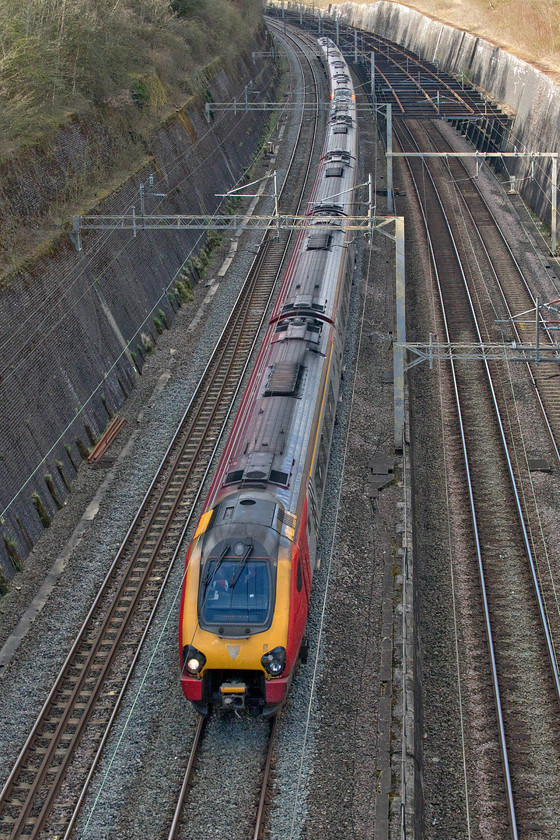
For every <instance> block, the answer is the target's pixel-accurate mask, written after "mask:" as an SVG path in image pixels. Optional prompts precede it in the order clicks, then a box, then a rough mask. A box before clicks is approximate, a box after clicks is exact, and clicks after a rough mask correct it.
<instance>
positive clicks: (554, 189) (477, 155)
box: [387, 127, 559, 256]
mask: <svg viewBox="0 0 560 840" xmlns="http://www.w3.org/2000/svg"><path fill="white" fill-rule="evenodd" d="M387 143H389V127H388V128H387ZM558 154H559V153H558V152H479V151H473V152H393V151H392V149H391V151H389V146H387V161H388V163H387V167H388V168H389V162H390V161H391V160H392V158H397V157H404V158H469V157H470V158H474V159H475V161H476V162H477V168H478V165H479V163H480V161H484V160H485V159H486V158H530V159H532V160H535V159H537V158H550V159H551V161H552V172H551V179H550V180H551V202H550V203H551V221H550V227H551V237H550V239H551V242H550V250H551V253H552V255H553V256H556V246H557V224H558V221H557V218H558V216H557V206H558V205H557V196H558Z"/></svg>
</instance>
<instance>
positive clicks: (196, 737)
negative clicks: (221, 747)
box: [168, 717, 207, 840]
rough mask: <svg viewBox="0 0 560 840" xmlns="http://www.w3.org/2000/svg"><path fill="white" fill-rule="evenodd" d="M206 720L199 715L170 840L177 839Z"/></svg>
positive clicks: (169, 836)
mask: <svg viewBox="0 0 560 840" xmlns="http://www.w3.org/2000/svg"><path fill="white" fill-rule="evenodd" d="M206 721H207V718H203V717H199V719H198V724H197V727H196V732H195V733H194V739H193V743H192V746H191V751H190V753H189V760H188V762H187V769H186V771H185V775H184V778H183V784H182V785H181V790H180V792H179V797H178V799H177V805H176V806H175V813H174V814H173V820H172V822H171V828H170V830H169V835H168V840H175V838H176V836H177V832H178V829H179V825H180V820H181V814H182V812H183V805H184V804H185V799H186V796H187V791H188V789H189V785H190V783H191V779H192V776H193V772H194V765H195V760H196V756H197V753H198V748H199V745H200V741H201V738H202V735H203V733H204V730H205V728H206Z"/></svg>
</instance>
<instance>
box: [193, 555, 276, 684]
mask: <svg viewBox="0 0 560 840" xmlns="http://www.w3.org/2000/svg"><path fill="white" fill-rule="evenodd" d="M283 553H284V554H285V555H287V556H289V551H286V550H284V552H283ZM199 576H200V555H199V553H198V552H197V551H193V553H192V557H191V561H190V563H189V566H188V570H187V586H186V589H185V604H184V610H183V645H187V644H191V645H194V647H195V648H196V649H197V650H199V651H200V652H201V653H203V654H204V655H205V657H206V666H205V668H204V670H206V669H208V668H211V669H218V668H222V669H227V670H232V669H234V670H262V671H264V668H263V667H262V666H261V657H262V655H263V654H264V653H267V652H268V651H269V650H273V649H274V648H275V647H278V646H279V645H282V646H283V647H286V643H287V639H288V619H289V614H290V581H291V562H290V560H280V561H279V562H278V567H277V577H276V603H275V609H274V617H273V620H272V624H271V626H270V628H269V629H268V630H265V631H264V632H262V633H257V634H256V635H254V636H250V637H249V638H248V639H228V638H219V637H218V636H217V635H216V634H214V633H209V632H208V631H207V630H202V629H201V628H200V627H199V625H198V612H197V606H198V583H199ZM202 673H204V671H203V672H202Z"/></svg>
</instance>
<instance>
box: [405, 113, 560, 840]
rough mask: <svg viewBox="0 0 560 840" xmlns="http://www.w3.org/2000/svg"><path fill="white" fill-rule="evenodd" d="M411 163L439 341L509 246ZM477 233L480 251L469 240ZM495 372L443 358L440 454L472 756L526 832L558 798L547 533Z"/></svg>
mask: <svg viewBox="0 0 560 840" xmlns="http://www.w3.org/2000/svg"><path fill="white" fill-rule="evenodd" d="M421 134H422V135H423V137H421ZM398 135H399V142H400V143H401V146H402V147H403V150H404V151H407V150H410V151H417V148H418V145H417V143H421V144H425V143H426V136H429V137H430V138H431V139H433V128H431V127H427V132H426V134H424V126H423V125H422V126H421V125H419V124H415V127H414V129H413V130H410V126H406V127H405V126H404V125H403V126H399V131H398ZM413 135H414V138H413ZM423 148H424V149H425V148H426V147H425V146H423ZM408 167H409V170H410V172H411V175H412V178H413V180H414V182H415V185H416V190H417V193H418V196H419V198H420V202H421V206H422V214H423V217H424V221H425V226H426V230H427V233H428V237H429V247H430V251H431V256H432V263H433V268H434V275H435V278H434V282H435V285H436V294H437V296H438V298H439V303H440V309H441V317H442V327H443V331H444V335H445V341H447V342H450V343H470V342H474V343H477V342H481V341H482V340H484V335H485V333H486V330H487V329H488V317H489V315H488V311H486V312H483V311H481V306H482V305H481V298H484V295H483V294H482V290H481V288H480V286H478V287H477V285H476V284H477V282H478V283H480V282H482V279H481V278H483V280H484V283H485V284H487V283H490V279H491V277H492V276H498V277H499V276H500V275H501V273H502V271H503V270H504V265H505V263H504V260H506V259H507V257H506V255H505V254H506V250H507V249H504V248H503V245H502V248H501V249H500V250H499V253H500V254H501V255H502V256H500V258H499V259H497V260H495V256H496V252H497V249H498V246H497V242H498V240H497V234H496V235H495V237H494V238H493V239H489V238H488V236H490V234H489V231H487V230H486V228H488V227H489V226H490V224H491V223H492V224H493V223H494V222H493V221H492V222H491V220H490V219H489V218H488V216H487V215H486V216H484V210H483V209H480V213H481V214H482V216H481V217H480V222H479V215H478V213H479V209H478V208H477V209H475V208H474V207H473V208H472V209H471V212H470V214H467V213H465V212H464V210H465V207H464V205H462V206H461V212H459V211H458V209H457V197H456V195H452V194H451V193H453V192H454V187H453V186H452V187H450V178H449V169H448V168H447V165H446V164H444V163H442V162H441V161H433V162H432V161H430V162H429V163H428V164H427V165H425V164H423V163H422V162H420V161H419V160H417V159H416V160H413V159H409V160H408ZM459 189H462V192H461V196H462V199H465V200H467V199H468V198H473V199H474V196H473V195H472V194H471V195H469V192H471V191H470V189H469V187H467V186H465V188H464V189H463V188H459ZM467 215H468V220H467ZM475 220H476V224H475ZM485 237H486V242H488V243H489V247H488V249H487V251H486V252H485V251H484V249H483V248H482V247H481V248H480V250H478V248H476V247H475V246H474V245H473V242H475V241H477V242H478V241H480V242H484V241H485ZM490 242H491V243H492V244H490ZM475 253H476V257H477V258H476V260H475V261H474V262H473V254H475ZM484 253H486V255H487V256H488V257H489V254H490V253H491V254H492V260H490V259H489V262H493V263H494V267H493V268H492V269H491V270H490V267H489V266H484V267H483V266H481V265H480V262H481V261H483V259H484V258H483V254H484ZM496 262H497V263H498V264H497V265H496ZM474 263H476V268H475V267H474ZM508 276H509V275H508ZM502 279H503V275H502ZM484 288H485V289H486V292H487V287H486V286H485V287H484ZM485 319H486V322H485ZM479 320H480V326H479ZM501 376H502V375H501V374H500V371H499V369H498V367H497V365H496V364H493V365H491V364H489V363H472V362H461V361H455V362H453V363H452V365H451V373H450V377H451V383H450V388H451V391H452V393H453V395H454V403H455V409H454V411H453V415H454V417H455V421H454V422H455V428H454V429H453V430H452V431H451V432H450V434H449V440H450V441H451V444H450V446H449V447H448V452H447V456H448V458H449V460H450V462H452V463H453V475H454V479H453V484H454V486H453V487H452V488H451V491H452V494H453V498H454V503H453V507H454V517H455V519H456V526H455V527H456V528H457V533H458V534H459V537H460V541H462V542H463V544H464V545H465V546H467V550H468V551H469V552H470V554H471V556H472V558H473V559H474V558H476V562H473V565H472V567H470V568H469V569H468V570H467V569H463V570H462V573H463V574H464V576H465V581H466V585H467V586H468V588H469V590H470V593H471V597H472V599H473V602H474V601H475V599H476V602H477V603H478V604H479V609H480V614H481V615H482V616H483V620H482V622H481V623H480V624H478V630H477V633H478V640H477V644H478V649H479V651H480V650H482V649H483V647H484V646H485V645H484V637H487V639H488V647H487V649H488V650H489V651H490V669H489V671H490V674H491V682H492V686H493V696H494V700H495V708H496V710H497V720H498V726H497V729H496V736H495V737H497V739H498V741H499V743H500V759H499V763H497V761H496V759H497V758H498V754H497V753H495V754H494V760H493V763H494V767H493V769H491V770H489V768H490V765H491V764H492V759H491V758H490V756H489V755H487V756H486V757H484V758H483V757H482V756H481V757H480V761H481V763H483V764H485V768H484V772H486V773H488V772H489V771H490V772H491V773H492V775H493V777H494V783H495V784H496V785H498V786H499V787H500V789H501V790H502V792H503V795H502V796H496V795H494V801H495V807H496V809H497V813H500V815H501V819H502V822H503V824H504V825H505V824H506V822H507V823H508V824H509V826H510V832H511V836H512V837H518V836H527V835H526V832H527V830H528V828H530V827H532V829H531V830H534V831H537V832H538V831H542V832H543V834H542V836H548V835H547V833H546V832H547V831H548V829H549V828H550V827H551V826H552V825H554V820H555V817H554V814H555V813H558V807H559V806H560V797H559V796H558V795H557V794H556V793H552V792H551V790H550V784H549V779H550V777H551V776H552V777H553V778H554V777H556V776H557V774H558V772H560V728H559V725H558V699H559V698H558V672H557V666H556V659H555V653H554V644H553V642H552V640H551V637H550V628H549V620H548V616H547V614H546V610H545V609H544V607H543V601H542V593H541V588H540V585H539V580H538V573H537V571H536V569H537V565H536V559H535V554H536V551H535V539H534V537H535V536H539V537H540V538H541V543H540V544H541V545H542V540H543V538H544V535H543V534H542V533H541V534H539V533H538V527H539V526H538V523H535V520H533V524H534V530H533V531H532V532H531V534H530V533H529V531H528V529H527V528H528V526H527V523H526V518H527V517H528V511H527V508H526V506H525V505H524V504H523V498H522V495H521V493H520V490H519V483H520V481H521V480H522V476H521V475H520V472H519V461H520V459H519V458H518V457H517V455H516V451H515V449H514V441H513V439H512V433H511V429H510V428H509V427H510V424H511V417H512V416H514V415H510V416H509V417H508V418H507V419H505V420H503V419H502V413H503V408H504V406H503V402H502V403H501V401H500V395H501V392H502V388H501V381H500V377H501ZM502 378H503V377H502ZM449 411H450V414H451V408H449ZM452 422H453V421H452ZM460 475H462V479H461V484H460V485H459V484H458V476H460ZM465 499H467V500H468V508H466V507H465V505H464V500H465ZM481 699H482V698H481ZM544 766H546V767H547V771H546V772H543V767H544ZM501 778H503V779H504V784H503V785H502V784H501V781H500V780H501ZM504 803H505V804H504ZM504 836H505V835H504ZM539 836H540V835H539Z"/></svg>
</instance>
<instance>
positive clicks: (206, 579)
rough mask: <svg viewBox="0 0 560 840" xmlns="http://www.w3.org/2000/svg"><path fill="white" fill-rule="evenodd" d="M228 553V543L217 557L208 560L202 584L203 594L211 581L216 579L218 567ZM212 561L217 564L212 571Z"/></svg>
mask: <svg viewBox="0 0 560 840" xmlns="http://www.w3.org/2000/svg"><path fill="white" fill-rule="evenodd" d="M228 551H229V543H228V544H227V545H226V546H225V548H224V549H223V550H222V553H221V554H220V556H219V557H210V558H208V568H207V570H206V575H205V577H204V581H203V584H202V585H203V587H204V592H206V590H207V589H208V587H209V586H210V584H211V583H212V581H213V580H214V578H215V577H216V574H217V572H218V569H219V568H220V566H221V565H222V563H223V562H224V560H225V559H226V556H227V553H228ZM213 560H217V563H216V566H215V568H214V569H212V561H213Z"/></svg>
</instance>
